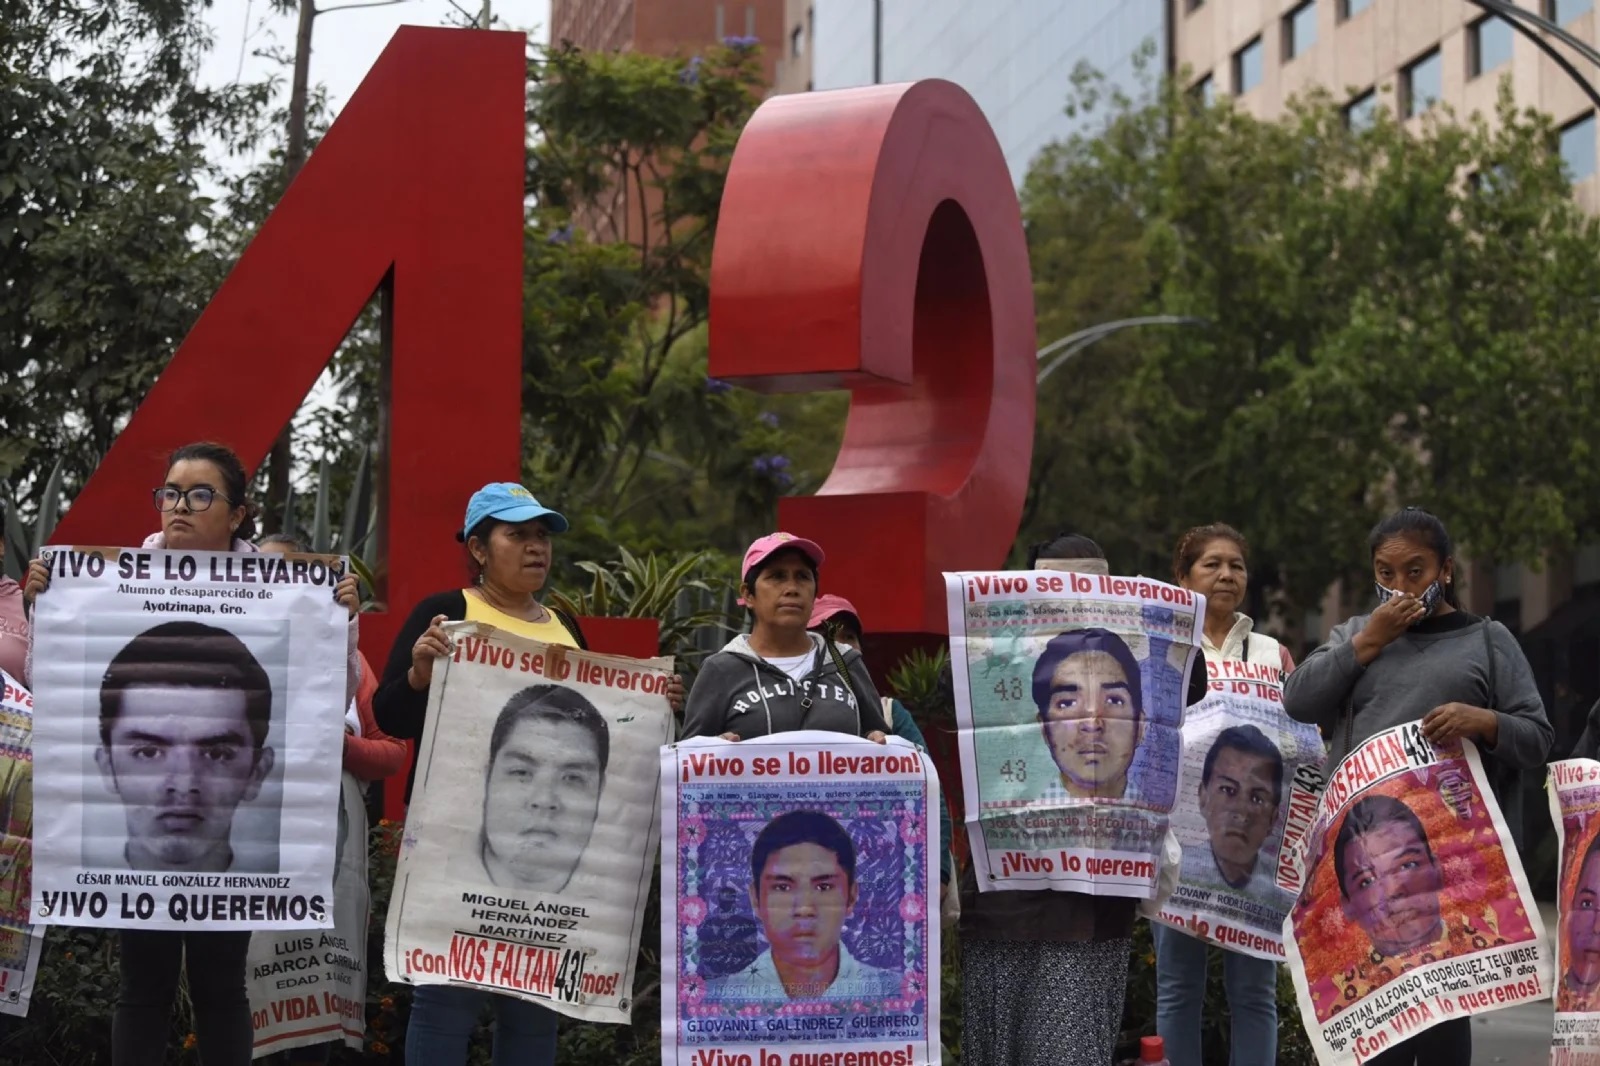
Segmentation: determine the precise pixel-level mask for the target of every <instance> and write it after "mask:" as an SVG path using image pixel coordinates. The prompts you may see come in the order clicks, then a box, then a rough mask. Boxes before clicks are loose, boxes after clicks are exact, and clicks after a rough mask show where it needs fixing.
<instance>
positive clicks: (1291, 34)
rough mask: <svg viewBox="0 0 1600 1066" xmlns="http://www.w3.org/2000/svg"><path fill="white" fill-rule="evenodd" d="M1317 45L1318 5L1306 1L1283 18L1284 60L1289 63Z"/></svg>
mask: <svg viewBox="0 0 1600 1066" xmlns="http://www.w3.org/2000/svg"><path fill="white" fill-rule="evenodd" d="M1316 43H1317V5H1316V3H1315V2H1314V0H1306V3H1303V4H1301V5H1300V6H1299V7H1297V8H1295V9H1294V10H1293V11H1291V12H1289V13H1288V14H1287V15H1285V16H1283V58H1284V59H1285V60H1286V61H1287V60H1290V59H1293V58H1294V57H1295V56H1297V55H1299V54H1301V53H1302V52H1304V51H1305V50H1306V49H1307V48H1310V47H1311V46H1312V45H1314V44H1316Z"/></svg>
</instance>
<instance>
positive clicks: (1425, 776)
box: [1291, 760, 1536, 1023]
mask: <svg viewBox="0 0 1600 1066" xmlns="http://www.w3.org/2000/svg"><path fill="white" fill-rule="evenodd" d="M1464 767H1465V763H1464V762H1462V761H1461V760H1448V761H1443V762H1439V763H1435V764H1433V765H1431V766H1427V767H1423V768H1421V769H1418V770H1411V771H1407V772H1404V773H1398V774H1394V775H1392V776H1390V777H1388V778H1385V779H1384V780H1382V781H1380V782H1378V783H1377V784H1375V785H1373V786H1372V787H1370V788H1368V789H1366V790H1364V791H1363V792H1361V793H1360V794H1359V795H1358V796H1357V797H1356V798H1354V799H1353V800H1352V801H1351V802H1350V804H1349V806H1348V807H1347V808H1346V810H1345V811H1344V812H1343V813H1342V814H1341V815H1340V816H1339V817H1337V818H1335V819H1334V820H1333V821H1332V823H1331V824H1330V825H1329V826H1328V828H1327V831H1326V833H1325V834H1324V839H1321V840H1317V841H1314V842H1313V844H1312V851H1311V855H1310V861H1309V865H1310V868H1311V869H1310V877H1309V879H1308V881H1307V884H1306V888H1305V891H1304V892H1303V893H1302V894H1301V896H1300V899H1299V901H1298V902H1297V903H1296V904H1295V907H1294V909H1293V911H1292V912H1291V921H1292V923H1293V927H1294V934H1295V940H1296V943H1297V945H1298V947H1299V953H1300V956H1301V959H1302V961H1303V966H1304V971H1305V980H1306V984H1307V987H1308V989H1309V991H1310V995H1311V1001H1312V1004H1313V1007H1314V1010H1315V1014H1316V1018H1317V1021H1318V1022H1319V1023H1320V1022H1326V1021H1327V1020H1328V1019H1329V1018H1332V1017H1333V1016H1334V1015H1336V1014H1338V1013H1339V1012H1340V1011H1342V1010H1345V1009H1347V1008H1349V1007H1351V1006H1354V1005H1355V1004H1357V1003H1359V1002H1360V1001H1361V1000H1363V999H1365V998H1366V997H1367V996H1369V995H1371V994H1372V993H1374V992H1377V991H1380V990H1381V989H1382V988H1383V987H1384V986H1385V985H1387V984H1389V983H1390V982H1391V981H1394V980H1395V979H1397V978H1399V977H1400V976H1402V975H1403V974H1406V973H1408V972H1410V971H1412V970H1415V969H1418V968H1420V967H1424V966H1427V965H1429V964H1431V963H1435V962H1439V961H1443V960H1446V959H1457V958H1462V957H1464V956H1469V955H1472V954H1474V953H1476V952H1480V951H1484V950H1486V949H1489V948H1496V947H1504V946H1509V945H1517V944H1524V943H1531V942H1532V941H1534V940H1535V939H1536V933H1535V928H1534V923H1533V921H1532V920H1531V919H1530V917H1529V913H1528V910H1527V908H1526V907H1525V906H1524V904H1523V901H1522V898H1521V893H1520V891H1519V889H1518V886H1517V884H1516V879H1515V878H1514V877H1513V875H1512V872H1511V870H1510V868H1509V866H1508V865H1507V862H1506V856H1505V853H1504V851H1503V849H1502V842H1501V840H1500V835H1499V833H1498V832H1497V830H1496V828H1495V824H1494V819H1493V817H1492V816H1491V813H1490V811H1489V809H1488V807H1487V805H1486V804H1485V803H1484V801H1483V798H1482V797H1481V796H1480V795H1479V793H1478V790H1477V788H1476V786H1475V785H1474V784H1473V782H1472V781H1471V780H1470V778H1468V776H1467V774H1466V772H1465V770H1464Z"/></svg>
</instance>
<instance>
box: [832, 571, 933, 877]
mask: <svg viewBox="0 0 1600 1066" xmlns="http://www.w3.org/2000/svg"><path fill="white" fill-rule="evenodd" d="M809 628H810V630H811V632H813V633H817V634H820V635H822V636H826V637H831V638H832V639H833V641H834V642H835V643H836V644H838V645H839V646H840V647H841V648H851V649H853V650H855V651H857V652H860V651H861V639H862V631H861V614H860V612H858V611H857V610H856V608H855V604H853V603H851V602H850V601H849V600H847V599H845V598H844V597H843V596H834V595H831V594H824V595H822V596H818V597H817V602H816V605H815V606H814V607H812V608H811V625H810V627H809ZM882 704H883V715H884V717H885V718H886V719H888V722H889V731H890V732H891V733H893V734H894V735H895V736H897V737H901V738H903V739H905V740H909V741H911V743H913V744H915V745H916V746H917V747H918V748H920V749H921V750H923V751H927V750H928V742H927V740H926V739H924V738H923V736H922V730H921V729H920V728H918V726H917V723H916V720H915V719H914V718H912V717H911V712H910V711H909V710H907V709H906V705H905V704H903V703H901V702H900V701H899V700H897V699H891V698H890V697H888V696H884V697H883V699H882ZM940 800H941V802H940V804H939V846H940V847H941V848H942V849H943V850H942V851H941V852H940V854H939V891H940V897H941V899H942V898H943V896H944V894H945V893H946V892H947V891H948V890H949V888H950V877H951V875H952V873H953V872H954V866H953V860H952V859H951V857H950V836H951V828H950V808H949V805H948V804H946V803H944V802H943V796H942V795H941V797H940Z"/></svg>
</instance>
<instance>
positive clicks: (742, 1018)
mask: <svg viewBox="0 0 1600 1066" xmlns="http://www.w3.org/2000/svg"><path fill="white" fill-rule="evenodd" d="M939 803H940V799H939V779H938V776H937V774H936V773H935V771H934V768H933V764H932V763H931V762H930V761H929V760H928V758H927V756H926V755H923V754H922V753H921V752H919V751H918V750H917V749H916V748H915V747H913V746H912V745H910V744H909V743H908V742H906V741H903V740H899V739H891V740H890V741H889V742H888V744H886V745H883V744H874V743H873V742H871V741H869V740H863V739H861V738H859V737H852V736H847V735H845V734H841V733H828V732H816V731H805V732H795V733H780V734H777V735H774V736H769V737H763V738H760V739H756V740H745V741H740V742H738V743H732V742H728V741H723V740H720V739H716V738H710V737H702V738H696V739H694V740H688V741H683V742H680V743H678V744H675V745H673V746H671V747H665V748H662V749H661V839H662V842H663V845H664V846H663V848H662V855H661V918H662V922H661V960H662V961H661V985H662V990H661V1057H662V1062H663V1063H665V1064H666V1066H732V1064H736V1063H744V1064H748V1066H802V1064H803V1066H922V1064H925V1063H937V1062H938V1061H939V917H938V910H939V908H938V899H939V848H938V843H937V841H938V839H939V820H938V810H939Z"/></svg>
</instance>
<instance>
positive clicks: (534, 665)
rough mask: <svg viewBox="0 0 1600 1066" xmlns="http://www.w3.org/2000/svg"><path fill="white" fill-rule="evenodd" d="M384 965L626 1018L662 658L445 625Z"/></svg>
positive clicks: (660, 719) (668, 728) (649, 863)
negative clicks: (444, 650)
mask: <svg viewBox="0 0 1600 1066" xmlns="http://www.w3.org/2000/svg"><path fill="white" fill-rule="evenodd" d="M445 628H446V631H447V632H448V633H449V634H450V639H451V641H452V642H453V644H454V647H455V652H454V655H453V656H452V657H450V658H448V659H444V660H441V661H440V663H439V665H437V666H435V667H434V671H433V684H432V687H431V688H430V690H429V693H428V712H427V724H426V726H425V727H424V728H423V733H422V740H421V743H420V744H419V746H418V749H417V777H416V785H415V788H414V791H413V793H412V797H411V806H410V808H409V809H408V811H407V814H406V832H405V836H404V838H403V839H402V841H401V845H400V861H399V866H398V867H397V869H396V871H395V882H394V893H393V896H392V897H391V902H390V905H389V918H388V927H387V929H388V931H387V935H386V937H385V944H384V967H385V969H386V971H387V973H388V976H389V979H390V980H394V981H405V982H407V983H409V984H417V985H422V984H454V985H465V986H469V987H473V988H483V989H488V990H491V991H494V992H499V993H501V994H503V995H509V996H516V997H518V998H521V999H526V1000H530V1001H532V1002H535V1003H539V1004H541V1005H543V1006H546V1007H549V1008H550V1009H551V1010H554V1011H558V1012H559V1013H561V1014H565V1015H568V1016H569V1017H573V1018H581V1019H584V1020H585V1021H594V1022H613V1023H618V1024H623V1023H626V1022H627V1021H628V1020H629V1017H630V1012H631V1010H632V1006H633V974H634V965H635V961H636V959H637V956H638V953H639V938H640V935H641V931H642V925H643V921H644V908H645V903H646V901H647V899H648V897H649V893H650V877H651V874H652V872H653V871H654V869H655V859H656V833H657V831H658V829H659V823H658V822H657V820H656V802H657V799H658V789H657V783H656V774H657V772H658V768H659V765H660V751H661V745H662V744H664V743H666V741H667V740H668V739H669V738H670V737H671V735H672V708H671V706H670V705H669V704H668V702H667V696H666V693H667V686H668V682H669V680H670V679H671V677H672V660H671V659H668V658H658V659H627V658H623V657H620V656H612V655H600V654H596V653H593V652H584V651H578V650H577V649H574V648H566V647H563V646H560V645H555V644H549V645H547V644H541V643H539V642H537V641H532V640H526V639H524V638H522V637H519V636H516V635H515V634H512V633H507V632H504V631H502V630H497V629H495V628H494V627H493V626H489V625H484V624H480V623H476V622H456V623H450V624H448V625H446V627H445Z"/></svg>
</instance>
